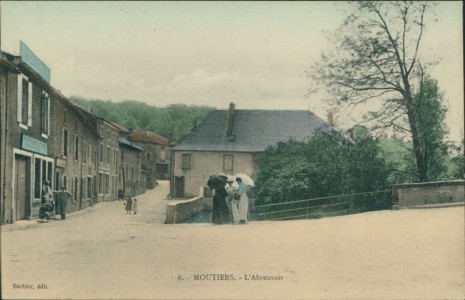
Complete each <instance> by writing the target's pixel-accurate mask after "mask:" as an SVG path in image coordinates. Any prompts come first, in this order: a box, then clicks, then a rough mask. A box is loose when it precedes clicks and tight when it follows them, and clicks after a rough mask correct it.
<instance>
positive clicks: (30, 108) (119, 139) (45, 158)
mask: <svg viewBox="0 0 465 300" xmlns="http://www.w3.org/2000/svg"><path fill="white" fill-rule="evenodd" d="M0 115H1V122H0V126H1V127H0V136H1V143H0V175H1V176H0V179H1V180H0V197H1V198H0V199H1V205H0V209H1V211H0V217H1V220H0V221H1V223H2V224H3V223H12V222H15V221H17V220H21V219H34V218H38V216H39V208H40V205H41V202H42V187H43V184H44V182H45V181H49V182H50V185H51V188H52V190H57V189H59V188H61V187H64V188H65V189H66V190H68V191H69V192H71V194H72V195H73V197H72V199H70V200H69V202H68V205H67V210H68V211H69V212H73V211H78V210H81V209H84V208H86V207H88V206H90V205H93V204H94V203H96V202H101V201H109V200H115V199H117V198H118V190H119V189H121V190H122V191H123V193H126V194H130V195H139V194H141V193H143V192H145V186H146V180H147V172H146V171H144V170H142V168H141V153H142V151H143V149H142V148H140V147H139V146H137V145H135V144H133V143H131V142H130V141H128V140H127V137H128V133H129V132H128V131H127V130H125V129H123V128H122V127H121V126H119V125H117V124H115V123H111V122H109V121H106V120H104V119H103V118H101V117H99V116H97V115H96V114H95V113H92V112H89V111H86V110H85V109H83V108H81V107H79V106H77V105H75V104H74V103H72V102H71V101H69V99H67V98H66V97H65V96H63V95H62V94H61V92H60V91H58V90H56V89H55V88H53V87H52V85H51V84H50V69H48V67H47V66H46V65H45V64H44V63H43V62H42V61H41V60H40V59H39V58H38V57H37V56H35V54H34V53H32V51H31V50H30V49H29V48H27V46H26V45H25V44H23V43H21V44H20V55H19V56H18V55H12V54H9V53H6V52H0ZM123 195H124V194H123Z"/></svg>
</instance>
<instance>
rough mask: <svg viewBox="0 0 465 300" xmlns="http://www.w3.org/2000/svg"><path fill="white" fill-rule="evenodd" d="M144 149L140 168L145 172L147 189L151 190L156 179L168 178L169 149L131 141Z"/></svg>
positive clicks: (153, 144)
mask: <svg viewBox="0 0 465 300" xmlns="http://www.w3.org/2000/svg"><path fill="white" fill-rule="evenodd" d="M133 143H134V144H136V145H138V146H140V147H141V148H142V149H144V152H143V153H142V158H141V167H142V169H143V170H144V171H146V172H147V188H149V189H153V188H154V187H155V186H156V181H157V180H158V179H161V180H165V179H169V176H170V159H171V158H170V157H171V151H170V147H168V146H163V145H158V144H155V143H148V142H138V141H133Z"/></svg>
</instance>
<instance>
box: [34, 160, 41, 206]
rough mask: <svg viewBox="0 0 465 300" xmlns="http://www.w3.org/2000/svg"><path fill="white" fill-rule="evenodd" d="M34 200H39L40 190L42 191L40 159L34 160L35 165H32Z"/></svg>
mask: <svg viewBox="0 0 465 300" xmlns="http://www.w3.org/2000/svg"><path fill="white" fill-rule="evenodd" d="M34 166H35V167H34V170H35V172H34V175H35V177H34V198H36V199H39V198H40V190H41V189H42V180H40V177H41V176H40V175H41V173H40V159H38V158H36V159H35V164H34Z"/></svg>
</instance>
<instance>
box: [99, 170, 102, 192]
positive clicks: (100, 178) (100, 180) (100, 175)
mask: <svg viewBox="0 0 465 300" xmlns="http://www.w3.org/2000/svg"><path fill="white" fill-rule="evenodd" d="M98 193H99V194H103V174H102V173H99V174H98Z"/></svg>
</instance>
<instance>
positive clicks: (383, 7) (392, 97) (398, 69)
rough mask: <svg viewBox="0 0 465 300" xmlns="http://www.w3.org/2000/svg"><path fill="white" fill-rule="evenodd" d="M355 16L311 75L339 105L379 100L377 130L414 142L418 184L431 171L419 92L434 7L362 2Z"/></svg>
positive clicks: (373, 118)
mask: <svg viewBox="0 0 465 300" xmlns="http://www.w3.org/2000/svg"><path fill="white" fill-rule="evenodd" d="M354 4H355V6H356V9H355V11H354V12H353V13H352V14H350V15H349V16H348V17H347V18H346V19H345V21H344V23H343V25H342V26H341V27H340V28H339V29H338V30H337V31H336V32H334V34H333V35H332V38H333V43H334V49H333V50H332V51H330V52H329V53H327V54H325V55H322V59H321V61H320V62H319V63H317V64H315V65H314V66H313V67H312V69H311V71H310V72H309V74H310V76H311V77H312V78H313V79H315V80H316V82H317V83H320V84H323V85H324V86H325V87H326V89H327V91H328V93H329V95H331V98H330V99H329V101H330V103H332V104H333V105H336V106H340V105H344V104H350V105H358V104H363V103H366V102H367V101H372V100H376V99H378V100H381V101H382V104H383V105H382V108H381V109H380V110H379V111H377V112H372V113H371V114H370V115H368V116H367V118H368V120H371V121H374V122H375V124H376V126H375V129H380V128H381V129H385V128H394V129H396V130H398V131H403V132H408V133H409V134H410V135H411V138H412V142H413V151H414V155H415V160H416V168H417V172H418V177H419V180H420V181H426V180H427V166H426V160H425V157H424V156H425V150H424V144H423V142H422V137H421V132H420V130H419V128H418V127H419V122H418V120H417V118H418V114H417V107H416V106H415V103H414V101H413V95H414V93H415V90H417V89H419V88H420V86H421V85H422V81H423V80H424V79H423V78H425V76H424V73H425V70H426V68H427V66H428V64H427V63H422V62H421V61H420V45H421V41H422V37H423V31H424V28H425V13H426V12H427V11H428V10H429V9H430V7H431V5H432V4H431V3H430V2H418V1H402V2H401V1H399V2H377V1H360V2H355V3H354Z"/></svg>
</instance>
